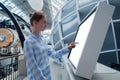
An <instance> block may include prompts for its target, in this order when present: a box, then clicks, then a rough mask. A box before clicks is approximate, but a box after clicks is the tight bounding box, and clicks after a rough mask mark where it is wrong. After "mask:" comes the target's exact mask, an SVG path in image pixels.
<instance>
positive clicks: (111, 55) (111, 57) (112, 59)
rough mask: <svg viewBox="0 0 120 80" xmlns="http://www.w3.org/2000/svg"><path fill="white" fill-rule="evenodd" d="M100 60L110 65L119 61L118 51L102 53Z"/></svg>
mask: <svg viewBox="0 0 120 80" xmlns="http://www.w3.org/2000/svg"><path fill="white" fill-rule="evenodd" d="M98 62H100V63H102V64H104V65H106V66H109V67H110V66H111V65H112V64H113V63H117V59H116V52H108V53H102V54H100V56H99V59H98Z"/></svg>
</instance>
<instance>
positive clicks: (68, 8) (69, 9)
mask: <svg viewBox="0 0 120 80" xmlns="http://www.w3.org/2000/svg"><path fill="white" fill-rule="evenodd" d="M75 10H76V1H74V0H72V1H71V2H69V3H68V4H66V5H65V6H64V7H63V8H62V18H63V17H64V16H66V15H67V14H69V13H70V12H72V11H75Z"/></svg>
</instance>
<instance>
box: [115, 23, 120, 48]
mask: <svg viewBox="0 0 120 80" xmlns="http://www.w3.org/2000/svg"><path fill="white" fill-rule="evenodd" d="M114 28H115V34H116V41H117V47H118V48H119V49H120V22H115V23H114Z"/></svg>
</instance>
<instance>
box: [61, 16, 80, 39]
mask: <svg viewBox="0 0 120 80" xmlns="http://www.w3.org/2000/svg"><path fill="white" fill-rule="evenodd" d="M78 25H79V24H78V18H77V15H76V14H74V15H71V16H69V17H67V18H65V19H64V20H62V32H63V33H62V34H63V37H65V36H67V35H68V34H70V33H72V32H74V31H76V30H77V29H78Z"/></svg>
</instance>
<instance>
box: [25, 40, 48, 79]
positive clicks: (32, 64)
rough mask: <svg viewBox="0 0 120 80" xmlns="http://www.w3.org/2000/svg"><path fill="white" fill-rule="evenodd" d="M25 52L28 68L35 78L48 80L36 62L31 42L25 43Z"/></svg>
mask: <svg viewBox="0 0 120 80" xmlns="http://www.w3.org/2000/svg"><path fill="white" fill-rule="evenodd" d="M23 51H24V54H25V58H26V65H28V66H27V68H29V69H30V70H31V71H30V72H31V74H32V75H33V76H34V78H35V80H46V79H45V77H44V75H43V74H42V72H41V69H40V67H39V66H38V64H37V62H36V60H35V57H34V51H33V47H32V44H31V43H30V42H25V43H24V48H23ZM28 75H29V74H28Z"/></svg>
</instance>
